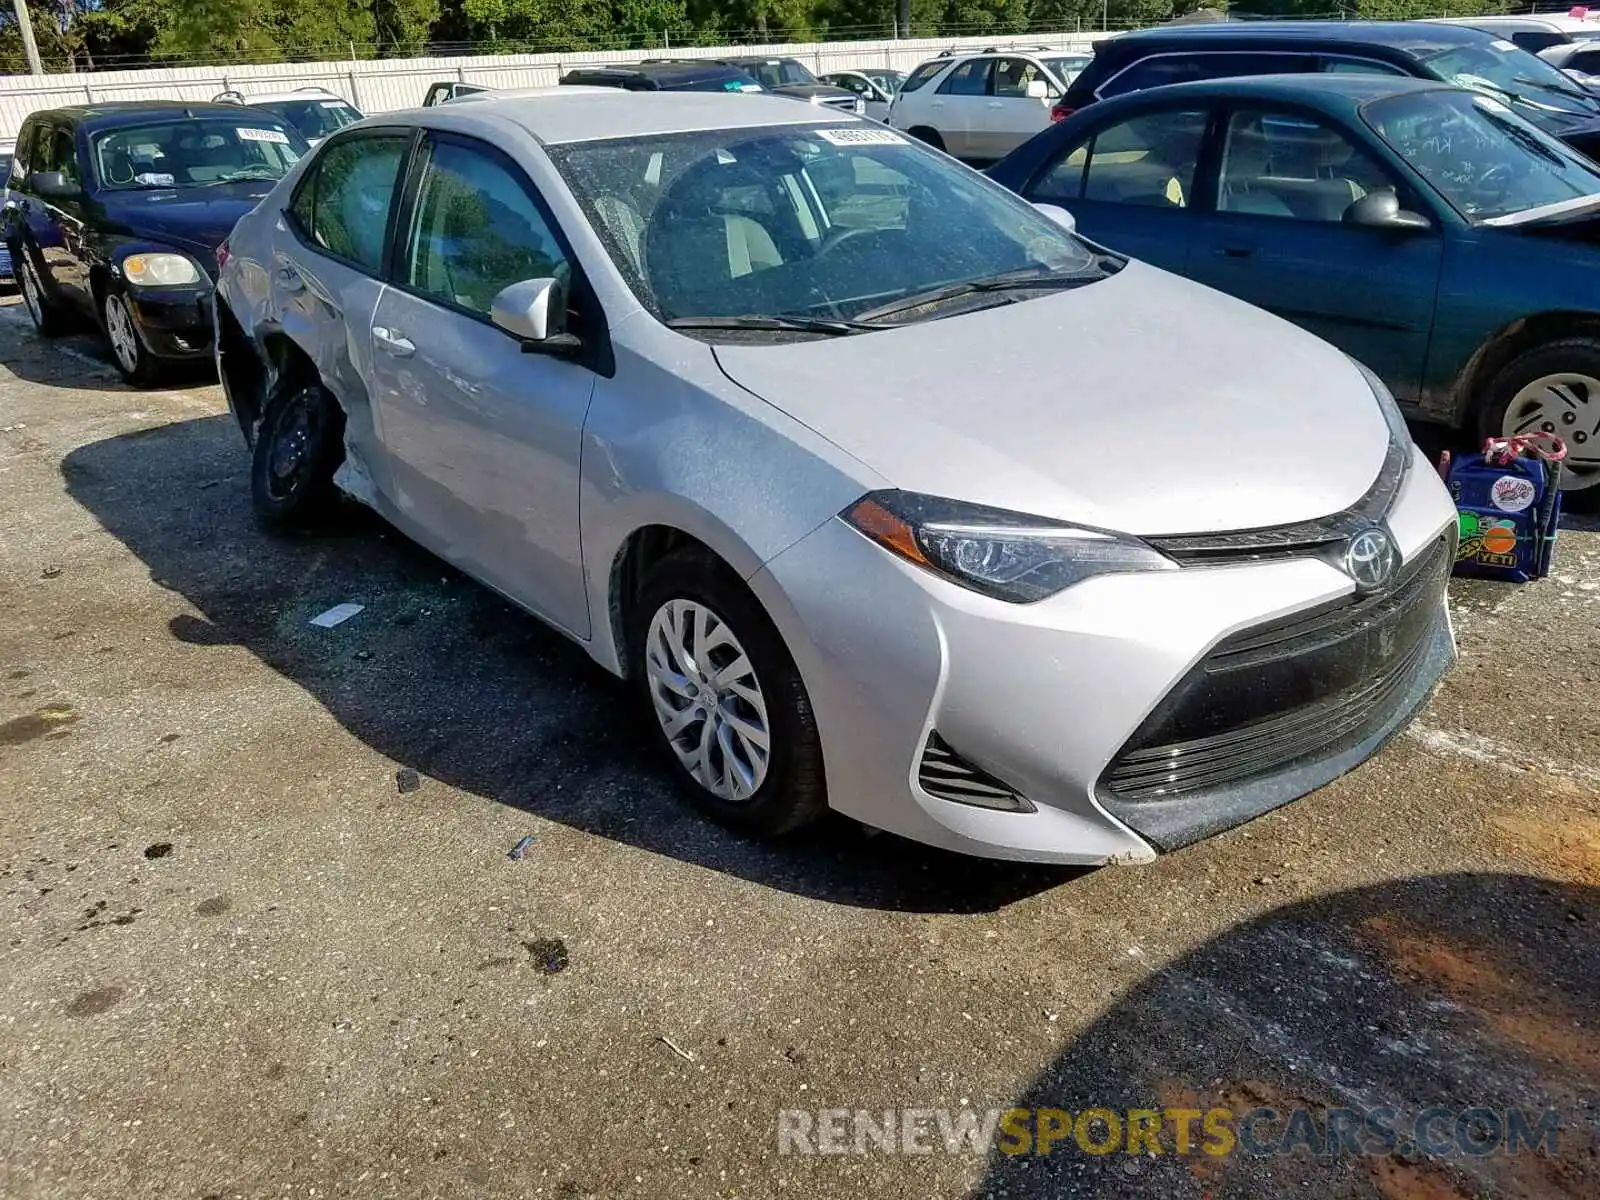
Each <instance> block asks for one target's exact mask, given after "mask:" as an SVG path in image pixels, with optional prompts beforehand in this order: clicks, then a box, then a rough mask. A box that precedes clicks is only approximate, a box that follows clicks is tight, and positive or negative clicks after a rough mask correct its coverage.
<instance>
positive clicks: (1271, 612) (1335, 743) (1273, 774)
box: [750, 451, 1455, 864]
mask: <svg viewBox="0 0 1600 1200" xmlns="http://www.w3.org/2000/svg"><path fill="white" fill-rule="evenodd" d="M1454 522H1455V510H1454V507H1453V506H1452V505H1451V503H1450V499H1449V496H1448V494H1447V493H1446V492H1445V490H1444V488H1443V486H1442V485H1441V484H1440V483H1439V479H1438V476H1437V475H1436V474H1435V473H1434V472H1433V470H1432V469H1431V467H1430V466H1429V465H1428V463H1427V461H1426V459H1425V458H1424V457H1423V456H1422V454H1421V452H1420V451H1416V452H1414V455H1413V464H1412V470H1411V471H1410V473H1409V475H1408V477H1407V480H1406V483H1405V485H1404V488H1403V489H1402V491H1401V493H1400V495H1399V497H1398V498H1397V500H1396V502H1395V504H1394V506H1393V507H1392V509H1391V510H1390V512H1389V515H1388V517H1387V519H1386V524H1387V526H1388V528H1389V531H1390V533H1391V534H1392V536H1393V537H1394V540H1395V542H1396V544H1397V546H1398V548H1399V550H1400V552H1401V555H1402V556H1403V559H1404V566H1403V567H1402V569H1401V572H1400V573H1399V574H1398V575H1397V582H1396V583H1395V584H1394V585H1392V587H1391V588H1390V589H1389V590H1388V591H1387V592H1386V593H1384V594H1383V595H1381V596H1378V597H1373V598H1369V599H1360V598H1357V597H1355V596H1354V594H1353V591H1354V589H1353V584H1352V582H1351V580H1350V579H1349V577H1348V576H1346V575H1344V574H1343V573H1342V572H1340V571H1339V570H1337V569H1336V568H1335V567H1333V566H1332V565H1330V564H1328V563H1327V562H1324V561H1322V560H1321V559H1317V558H1309V557H1284V558H1277V559H1270V560H1266V561H1261V562H1254V563H1248V564H1242V565H1233V566H1210V567H1183V568H1181V569H1178V570H1172V571H1162V572H1150V573H1143V574H1126V575H1109V576H1102V577H1099V578H1095V579H1091V580H1088V581H1086V582H1084V583H1082V584H1079V585H1077V586H1076V587H1072V588H1069V589H1067V590H1066V591H1064V592H1062V593H1060V594H1059V595H1056V596H1054V597H1051V598H1049V599H1047V600H1044V601H1041V602H1039V603H1037V604H1024V605H1017V604H1007V603H1004V602H1002V601H997V600H992V599H989V598H988V597H984V596H981V595H978V594H977V593H974V592H971V591H969V590H967V589H965V588H962V587H958V586H956V585H955V584H952V583H949V582H947V581H945V580H943V579H940V578H938V577H937V576H934V575H932V574H930V573H928V572H925V571H922V570H919V569H918V568H915V567H912V566H910V565H908V564H906V563H903V562H902V561H901V560H899V559H897V558H895V557H893V556H891V555H890V554H888V553H886V552H885V551H883V550H882V549H881V548H879V547H878V546H876V545H875V544H873V543H871V542H869V541H868V540H867V539H866V538H864V537H862V536H861V535H859V534H858V533H857V532H856V531H855V530H854V529H852V528H851V527H849V526H848V525H846V524H845V523H844V522H843V521H840V520H833V521H829V522H828V523H826V524H825V525H823V526H822V527H821V528H819V529H818V530H816V531H815V532H813V533H812V534H810V535H809V536H807V537H806V538H804V539H802V540H801V541H800V542H799V543H797V544H796V545H795V546H793V547H791V548H790V549H788V550H787V551H785V552H784V553H783V554H780V555H778V556H777V557H776V558H774V559H773V560H772V561H771V562H770V563H768V564H767V566H766V567H764V568H763V569H762V570H761V571H759V572H757V573H756V575H754V576H753V577H752V578H751V580H750V584H751V586H752V588H754V590H755V592H756V594H757V596H758V597H759V598H760V599H761V600H762V602H763V603H764V604H765V605H766V607H767V611H768V612H769V613H771V614H772V616H773V619H774V620H775V621H776V623H777V625H778V627H779V630H780V632H782V634H783V635H784V639H785V641H786V643H787V644H788V646H789V648H790V650H791V652H792V653H793V655H794V658H795V661H796V665H797V666H798V667H799V669H800V673H801V677H802V678H803V679H804V681H805V684H806V687H807V690H808V693H809V695H810V700H811V705H812V709H813V712H814V713H815V716H816V720H817V724H818V728H819V731H820V734H821V740H822V751H823V760H824V764H825V770H826V774H827V782H828V792H829V801H830V803H831V804H832V806H833V807H834V808H835V809H838V810H839V811H841V812H843V813H845V814H847V815H849V816H852V817H855V818H856V819H858V820H860V821H862V822H864V823H866V824H868V825H872V826H875V827H878V828H882V829H886V830H889V831H891V832H895V833H899V834H902V835H904V836H907V837H911V838H914V839H916V840H919V841H923V842H928V843H931V844H934V845H938V846H943V847H946V848H948V849H952V850H957V851H962V852H965V853H970V854H978V855H983V856H986V857H993V858H1005V859H1015V860H1023V861H1035V862H1056V863H1076V864H1094V863H1104V862H1111V861H1124V862H1126V861H1141V860H1146V859H1149V858H1152V857H1153V856H1154V855H1155V854H1156V853H1157V852H1159V851H1161V850H1168V849H1172V848H1174V847H1177V846H1181V845H1184V844H1186V843H1188V842H1191V841H1194V840H1196V839H1198V838H1201V837H1206V836H1210V835H1211V834H1213V833H1216V832H1219V831H1220V830H1222V829H1226V828H1229V827H1230V826H1233V825H1237V824H1240V823H1242V822H1244V821H1246V820H1249V819H1250V818H1252V817H1255V816H1258V815H1260V814H1262V813H1264V812H1267V811H1269V810H1271V809H1273V808H1276V807H1278V806H1279V805H1282V804H1285V803H1287V802H1289V801H1290V800H1293V799H1295V798H1296V797H1298V796H1301V795H1304V794H1305V793H1306V792H1309V791H1311V790H1313V789H1315V788H1317V787H1320V786H1321V785H1322V784H1324V783H1327V782H1328V781H1330V780H1332V779H1334V778H1336V777H1337V776H1339V775H1340V774H1343V773H1344V772H1345V771H1347V770H1349V769H1350V768H1352V767H1354V766H1355V765H1356V764H1357V763H1359V762H1361V761H1362V760H1363V759H1365V758H1366V757H1368V756H1369V755H1370V754H1372V753H1373V752H1374V751H1375V750H1376V749H1377V748H1378V746H1380V745H1381V744H1382V743H1383V742H1384V741H1385V740H1386V739H1387V738H1388V737H1389V736H1391V735H1392V734H1393V733H1394V732H1395V731H1396V730H1398V729H1399V728H1401V727H1402V726H1403V725H1404V724H1405V723H1406V721H1407V720H1408V719H1409V718H1410V716H1411V715H1412V714H1413V713H1414V712H1415V711H1416V710H1417V709H1418V708H1419V707H1420V706H1421V705H1422V704H1423V702H1424V701H1425V700H1426V699H1427V697H1428V695H1429V694H1430V692H1431V690H1432V688H1433V685H1434V684H1435V683H1437V681H1438V680H1439V678H1440V677H1441V676H1442V675H1443V674H1444V673H1445V672H1446V671H1447V670H1448V669H1449V667H1450V666H1451V664H1452V663H1453V662H1454V660H1455V643H1454V638H1453V635H1452V633H1451V628H1450V620H1449V614H1448V610H1447V608H1446V604H1445V598H1444V584H1445V580H1446V579H1447V578H1448V570H1449V562H1448V558H1450V557H1453V555H1452V554H1451V546H1450V540H1451V538H1452V536H1453V529H1454ZM1375 605H1376V606H1377V607H1378V608H1382V609H1383V611H1384V613H1385V614H1387V615H1385V616H1384V617H1383V620H1378V619H1376V617H1374V606H1375ZM1330 631H1331V633H1330ZM1374 631H1376V632H1374ZM1357 652H1360V653H1364V654H1366V655H1368V658H1367V659H1363V660H1362V661H1364V662H1368V661H1370V663H1371V664H1372V666H1371V669H1370V670H1367V671H1366V672H1365V673H1364V674H1363V673H1362V671H1361V670H1359V669H1358V670H1355V671H1352V670H1351V669H1350V668H1349V667H1348V662H1347V661H1346V660H1347V659H1348V658H1349V656H1350V655H1352V654H1355V653H1357ZM1341 662H1345V664H1346V665H1345V666H1344V667H1343V668H1342V669H1341V668H1340V666H1339V664H1340V663H1341ZM1219 663H1221V664H1223V665H1225V666H1226V667H1228V668H1229V669H1235V668H1239V667H1241V666H1243V667H1244V668H1246V669H1245V670H1244V671H1242V672H1241V673H1238V674H1235V675H1234V676H1232V677H1231V680H1230V685H1229V686H1228V687H1227V688H1225V689H1224V690H1223V692H1222V695H1223V697H1224V700H1225V701H1226V702H1225V703H1224V704H1223V706H1222V709H1220V710H1219V709H1217V706H1216V703H1215V700H1216V697H1215V695H1214V694H1213V695H1207V694H1206V693H1205V691H1204V689H1203V688H1200V689H1199V691H1198V692H1197V684H1196V680H1197V679H1203V678H1205V677H1207V676H1209V675H1210V674H1213V673H1214V672H1215V671H1216V669H1217V667H1218V664H1219ZM1230 704H1232V707H1229V705H1230ZM1180 705H1187V708H1185V709H1184V711H1183V713H1182V714H1181V715H1180V716H1179V717H1174V716H1173V713H1174V710H1175V707H1176V706H1180ZM1280 706H1281V708H1280ZM1219 714H1220V715H1219ZM1196 722H1198V724H1196ZM1208 722H1209V724H1208ZM1197 731H1198V732H1199V733H1201V734H1202V735H1203V736H1201V737H1198V738H1196V737H1194V736H1190V735H1193V734H1195V733H1196V732H1197ZM1167 734H1172V735H1173V737H1174V738H1175V740H1170V741H1169V742H1161V741H1160V738H1161V737H1163V736H1165V735H1167ZM934 735H936V737H935V736H934ZM930 739H931V740H930ZM1152 739H1154V740H1152ZM930 748H931V749H932V751H933V754H932V756H931V757H930V756H929V754H928V752H929V750H930ZM950 753H953V754H954V755H955V756H957V761H958V762H959V763H960V764H962V766H963V768H966V769H968V771H967V777H968V784H967V785H966V786H967V787H968V790H969V791H970V792H975V793H976V794H978V795H984V794H986V793H988V792H992V791H999V792H1001V793H1004V792H1005V791H1008V790H1009V791H1010V792H1013V793H1015V794H1017V795H1020V796H1021V797H1024V798H1025V801H1026V804H1025V806H1024V807H1026V808H1027V809H1029V810H1030V811H1003V810H1000V809H996V808H993V807H982V806H978V805H975V804H972V803H965V802H961V801H959V800H952V799H948V798H944V797H945V796H946V795H949V794H951V790H952V789H951V788H950V787H949V786H947V783H946V781H947V779H948V778H949V770H948V767H949V763H950V761H951V760H950V758H949V757H948V756H949V754H950ZM1141 753H1142V754H1143V755H1144V757H1143V758H1142V759H1141V758H1139V757H1138V756H1139V755H1140V754H1141ZM1286 755H1287V757H1285V756H1286ZM1130 763H1131V764H1132V765H1131V766H1130ZM929 767H931V768H932V770H929ZM1130 781H1131V782H1130ZM930 787H931V788H932V790H931V791H930ZM956 790H957V791H959V790H960V788H959V787H958V788H957V789H956ZM935 792H938V793H942V795H941V794H934V793H935Z"/></svg>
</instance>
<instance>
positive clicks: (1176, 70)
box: [1051, 21, 1600, 158]
mask: <svg viewBox="0 0 1600 1200" xmlns="http://www.w3.org/2000/svg"><path fill="white" fill-rule="evenodd" d="M1312 72H1330V73H1352V72H1353V73H1356V74H1379V75H1410V76H1414V77H1416V78H1419V79H1438V80H1442V81H1443V82H1445V83H1451V84H1455V85H1456V86H1457V87H1464V88H1468V89H1471V90H1472V91H1477V92H1481V93H1483V94H1485V95H1488V96H1493V97H1494V98H1495V99H1497V100H1501V101H1503V102H1505V103H1507V104H1509V105H1511V107H1512V108H1513V109H1515V110H1516V112H1517V113H1518V114H1519V115H1520V116H1522V117H1525V118H1526V119H1527V120H1529V121H1531V122H1533V124H1535V125H1537V126H1539V128H1541V129H1543V130H1544V131H1545V132H1546V133H1549V134H1552V135H1554V136H1555V137H1558V138H1560V139H1561V140H1562V141H1564V142H1566V143H1568V144H1569V145H1571V146H1572V147H1574V148H1575V149H1577V150H1579V151H1580V152H1582V153H1584V154H1586V155H1588V156H1589V157H1590V158H1600V98H1597V97H1595V96H1593V95H1591V94H1590V93H1588V92H1586V91H1584V90H1583V89H1582V88H1581V87H1580V86H1579V85H1578V84H1577V83H1575V82H1574V81H1573V80H1572V79H1570V78H1569V77H1567V76H1566V75H1564V74H1562V73H1561V72H1560V71H1558V70H1557V69H1556V68H1555V67H1553V66H1551V65H1550V64H1549V63H1547V62H1545V61H1544V60H1543V59H1541V58H1540V57H1539V56H1538V55H1536V54H1529V53H1528V52H1527V51H1526V50H1522V49H1520V48H1518V47H1517V46H1515V45H1513V44H1512V43H1510V42H1508V41H1504V40H1503V39H1501V38H1497V37H1495V36H1494V35H1493V34H1490V33H1484V32H1483V31H1482V30H1478V29H1472V28H1469V27H1467V26H1464V25H1446V24H1441V23H1437V22H1430V21H1382V22H1379V21H1261V22H1257V21H1229V22H1226V23H1223V24H1213V25H1177V26H1166V27H1161V28H1156V29H1141V30H1136V31H1134V32H1132V33H1125V34H1122V35H1120V36H1118V37H1114V38H1107V39H1106V40H1104V41H1100V42H1096V43H1095V55H1094V61H1093V62H1091V63H1090V64H1089V66H1088V67H1087V68H1085V70H1084V72H1083V74H1081V75H1079V76H1078V77H1077V79H1075V80H1073V82H1072V85H1071V86H1070V87H1069V88H1068V89H1067V93H1066V95H1065V96H1063V97H1062V98H1061V102H1060V103H1059V104H1057V105H1056V106H1055V108H1054V109H1053V110H1052V113H1051V115H1052V116H1053V117H1054V118H1055V119H1056V120H1061V119H1063V118H1065V117H1067V116H1070V115H1071V114H1072V113H1074V112H1076V111H1077V110H1078V109H1081V108H1086V107H1088V106H1089V105H1090V104H1093V103H1094V102H1095V101H1096V100H1100V99H1108V98H1110V97H1112V96H1121V95H1123V94H1125V93H1127V92H1137V91H1143V90H1144V89H1146V88H1153V87H1160V86H1162V85H1163V84H1169V83H1189V82H1192V81H1194V80H1199V79H1224V78H1228V77H1229V76H1234V75H1299V74H1306V73H1312Z"/></svg>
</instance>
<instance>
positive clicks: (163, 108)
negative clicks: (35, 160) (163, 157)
mask: <svg viewBox="0 0 1600 1200" xmlns="http://www.w3.org/2000/svg"><path fill="white" fill-rule="evenodd" d="M241 107H244V106H242V105H238V104H214V103H212V102H211V101H209V100H108V101H106V102H105V103H103V104H71V105H67V106H65V107H62V108H50V109H43V110H41V111H40V112H37V113H32V114H30V117H34V116H36V117H49V118H51V119H52V120H64V121H71V122H73V123H75V124H78V125H82V126H83V127H84V128H86V129H91V130H92V129H100V128H103V127H106V126H113V125H129V124H133V123H135V122H137V121H141V120H161V119H162V118H177V117H184V116H190V117H228V116H232V117H233V118H234V120H238V119H239V109H240V108H241ZM251 119H252V120H269V121H277V120H279V119H280V118H278V117H276V116H272V115H270V114H263V115H262V116H261V117H252V118H251Z"/></svg>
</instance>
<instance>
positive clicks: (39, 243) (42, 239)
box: [22, 125, 94, 309]
mask: <svg viewBox="0 0 1600 1200" xmlns="http://www.w3.org/2000/svg"><path fill="white" fill-rule="evenodd" d="M28 168H29V175H30V177H31V176H33V175H36V174H38V173H39V172H42V171H53V172H59V173H60V175H61V176H62V178H63V179H64V180H65V181H66V182H67V183H68V184H76V185H78V187H79V188H80V189H81V188H82V186H83V168H82V166H81V165H80V164H79V162H78V153H77V147H76V145H75V143H74V138H73V134H72V130H71V129H70V128H68V127H67V126H65V125H46V126H44V127H42V128H41V129H40V131H39V134H38V140H37V141H35V143H34V146H33V153H32V155H31V161H30V162H29V163H28ZM23 194H24V198H23V201H22V208H23V216H24V220H26V222H27V225H28V235H29V237H30V238H31V239H32V241H33V244H34V245H35V246H36V247H38V250H39V262H40V264H41V268H42V270H43V271H44V274H45V276H46V279H45V281H44V282H45V287H46V290H47V291H48V292H50V293H52V294H53V295H55V296H56V297H58V298H59V299H61V300H62V301H64V302H66V303H68V304H72V305H76V306H79V307H82V308H87V309H93V307H94V303H93V301H92V300H91V299H90V296H89V273H88V266H87V264H86V263H85V262H84V246H83V232H84V228H83V205H84V197H83V194H82V192H81V191H80V192H79V193H78V194H77V195H75V196H46V195H42V194H41V193H40V192H39V191H38V189H37V188H35V187H33V186H32V185H31V184H26V185H25V186H24V188H23Z"/></svg>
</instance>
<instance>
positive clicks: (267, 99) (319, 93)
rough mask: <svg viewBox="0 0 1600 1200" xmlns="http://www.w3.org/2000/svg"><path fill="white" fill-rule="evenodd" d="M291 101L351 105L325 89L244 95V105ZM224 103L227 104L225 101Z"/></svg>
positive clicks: (303, 89)
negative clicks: (336, 102)
mask: <svg viewBox="0 0 1600 1200" xmlns="http://www.w3.org/2000/svg"><path fill="white" fill-rule="evenodd" d="M289 100H317V101H321V100H337V101H339V103H341V104H349V103H350V101H348V100H346V99H345V98H344V97H343V96H341V95H339V94H338V93H337V92H330V91H327V90H325V89H323V88H296V89H295V90H294V91H292V92H247V93H245V94H244V101H243V103H244V104H246V105H251V104H281V103H284V102H286V101H289ZM223 103H227V102H226V101H223Z"/></svg>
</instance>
